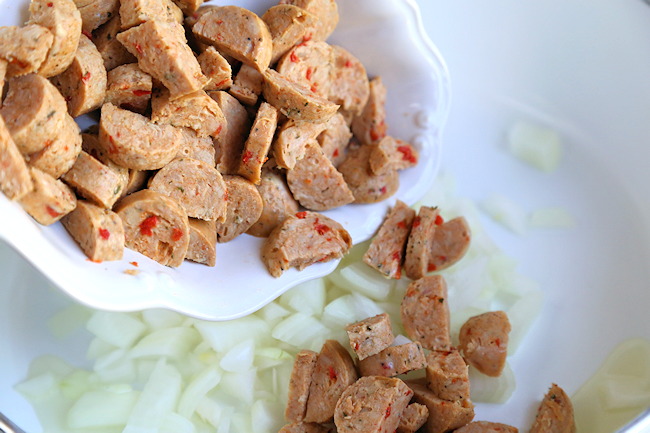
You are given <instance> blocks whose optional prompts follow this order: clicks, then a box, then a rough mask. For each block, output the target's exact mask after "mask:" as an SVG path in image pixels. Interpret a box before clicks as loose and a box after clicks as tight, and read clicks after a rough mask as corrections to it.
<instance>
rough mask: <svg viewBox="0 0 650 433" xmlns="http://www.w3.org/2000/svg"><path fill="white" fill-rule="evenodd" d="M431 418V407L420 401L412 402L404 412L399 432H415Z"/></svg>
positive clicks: (398, 427)
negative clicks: (428, 407)
mask: <svg viewBox="0 0 650 433" xmlns="http://www.w3.org/2000/svg"><path fill="white" fill-rule="evenodd" d="M427 419H429V409H427V407H426V406H425V405H423V404H420V403H411V404H409V405H408V406H406V409H404V411H403V412H402V417H401V418H400V420H399V425H398V426H397V433H415V432H416V431H418V430H420V428H421V427H422V426H423V425H424V423H426V422H427Z"/></svg>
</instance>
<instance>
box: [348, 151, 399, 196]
mask: <svg viewBox="0 0 650 433" xmlns="http://www.w3.org/2000/svg"><path fill="white" fill-rule="evenodd" d="M371 152H372V146H368V145H362V146H350V148H349V151H348V154H347V156H346V158H345V160H344V161H343V162H342V163H341V165H339V166H338V170H339V171H340V172H341V173H342V174H343V177H344V178H345V182H346V183H347V184H348V186H349V187H350V190H351V191H352V194H354V202H355V203H377V202H380V201H383V200H385V199H387V198H388V197H390V196H392V195H393V194H395V192H397V189H398V188H399V175H398V174H397V170H389V171H387V172H385V173H382V174H378V175H377V174H372V173H371V171H370V162H369V158H370V154H371Z"/></svg>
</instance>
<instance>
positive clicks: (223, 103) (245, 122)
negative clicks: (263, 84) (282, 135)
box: [210, 91, 251, 174]
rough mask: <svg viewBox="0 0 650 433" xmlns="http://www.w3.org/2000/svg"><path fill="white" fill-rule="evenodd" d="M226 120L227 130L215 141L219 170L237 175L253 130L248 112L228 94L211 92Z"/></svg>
mask: <svg viewBox="0 0 650 433" xmlns="http://www.w3.org/2000/svg"><path fill="white" fill-rule="evenodd" d="M210 97H211V98H212V99H214V100H215V101H217V104H219V107H220V108H221V112H222V113H223V115H224V117H225V118H226V126H225V130H223V131H221V133H220V134H219V135H218V136H217V137H216V138H215V140H214V149H215V158H216V160H217V170H219V172H221V173H222V174H237V170H238V169H239V161H240V160H241V154H242V150H243V149H244V143H245V141H246V137H247V136H248V133H249V131H250V128H251V122H250V119H249V118H248V112H247V111H246V109H245V108H244V107H243V106H242V105H241V104H240V103H239V101H238V100H237V99H236V98H235V97H233V96H231V95H230V94H228V93H227V92H223V91H220V92H210Z"/></svg>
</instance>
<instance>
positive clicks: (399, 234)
mask: <svg viewBox="0 0 650 433" xmlns="http://www.w3.org/2000/svg"><path fill="white" fill-rule="evenodd" d="M414 218H415V211H414V210H413V209H411V208H410V207H408V206H407V205H406V204H405V203H404V202H402V201H400V200H397V202H396V203H395V206H393V208H392V209H391V210H390V211H389V212H388V215H386V219H385V220H384V222H383V223H382V224H381V227H379V231H378V232H377V235H376V236H375V237H374V239H373V240H372V242H371V243H370V246H369V247H368V251H366V253H365V254H364V255H363V261H364V262H365V263H366V264H367V265H368V266H371V267H373V268H375V269H376V270H378V271H379V272H381V273H382V274H384V275H385V276H386V277H388V278H397V279H399V278H400V277H401V275H402V259H403V258H404V250H405V248H406V240H407V239H408V236H409V232H410V231H411V225H412V223H413V219H414Z"/></svg>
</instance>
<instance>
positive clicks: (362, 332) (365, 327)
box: [345, 313, 395, 360]
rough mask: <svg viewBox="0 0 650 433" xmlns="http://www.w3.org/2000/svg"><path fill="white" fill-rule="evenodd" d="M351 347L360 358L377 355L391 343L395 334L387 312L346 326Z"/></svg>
mask: <svg viewBox="0 0 650 433" xmlns="http://www.w3.org/2000/svg"><path fill="white" fill-rule="evenodd" d="M345 331H346V332H347V334H348V338H349V340H350V347H352V350H354V352H355V353H356V354H357V356H358V357H359V359H360V360H363V359H365V358H367V357H369V356H371V355H376V354H377V353H379V352H381V351H382V350H384V349H386V348H387V347H388V346H390V345H391V343H392V342H393V340H394V339H395V336H394V335H393V329H392V327H391V323H390V316H389V315H388V314H386V313H383V314H378V315H377V316H374V317H368V318H367V319H364V320H361V321H360V322H356V323H352V324H350V325H348V326H346V327H345Z"/></svg>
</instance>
